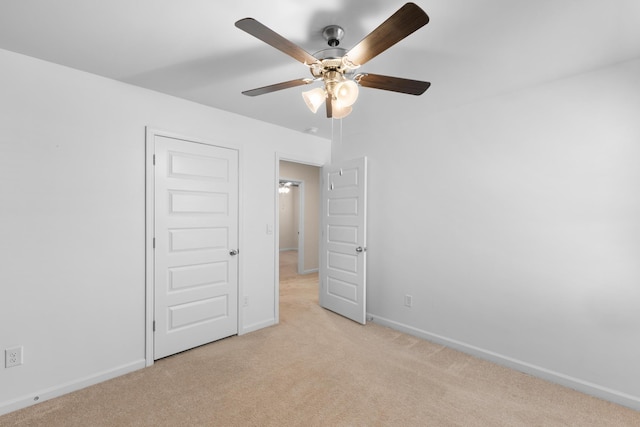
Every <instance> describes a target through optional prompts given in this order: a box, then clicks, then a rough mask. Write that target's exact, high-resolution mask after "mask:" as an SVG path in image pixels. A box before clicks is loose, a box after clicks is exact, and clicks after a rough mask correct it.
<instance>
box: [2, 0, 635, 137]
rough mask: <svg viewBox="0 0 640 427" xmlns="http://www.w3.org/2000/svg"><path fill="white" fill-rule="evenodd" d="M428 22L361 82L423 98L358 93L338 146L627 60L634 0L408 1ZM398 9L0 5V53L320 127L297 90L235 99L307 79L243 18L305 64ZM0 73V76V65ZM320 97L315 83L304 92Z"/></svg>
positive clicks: (242, 3) (358, 5)
mask: <svg viewBox="0 0 640 427" xmlns="http://www.w3.org/2000/svg"><path fill="white" fill-rule="evenodd" d="M416 3H417V4H418V5H419V6H420V7H422V8H423V9H424V10H425V12H427V14H428V15H429V17H430V19H431V20H430V22H429V24H427V25H426V26H425V27H423V28H422V29H420V30H418V31H417V32H416V33H414V34H412V35H410V36H409V37H407V38H406V39H404V40H403V41H401V42H400V43H398V44H397V45H395V46H393V47H391V49H389V50H388V51H386V52H384V53H382V54H381V55H380V56H378V57H377V58H375V59H373V60H371V61H370V62H368V63H367V64H366V65H365V66H363V68H362V71H364V72H371V73H377V74H386V75H391V76H396V77H406V78H411V79H416V80H426V81H430V82H431V83H432V86H431V88H430V89H429V90H428V91H427V92H426V93H425V94H424V95H422V96H419V97H416V96H412V95H404V94H397V93H393V92H386V91H381V90H375V89H368V88H362V89H361V91H360V98H359V99H358V102H357V103H356V104H355V106H354V112H353V113H352V114H351V115H350V116H349V117H347V118H346V119H344V121H343V129H344V132H345V133H346V134H348V133H351V132H355V133H358V132H362V131H364V130H365V129H366V127H367V123H371V122H380V121H383V120H386V121H389V122H390V123H393V122H394V121H397V120H401V117H400V116H401V115H403V114H405V112H406V111H409V110H408V109H411V110H412V111H413V113H414V114H418V115H419V114H423V113H425V114H428V113H429V112H433V111H437V110H442V109H446V108H451V107H455V106H457V105H461V104H465V103H469V102H473V101H474V100H477V99H479V98H482V97H486V96H491V95H493V94H497V93H505V92H508V91H512V90H516V89H518V88H522V87H526V86H531V85H536V84H539V83H541V82H545V81H550V80H554V79H557V78H562V77H564V76H570V75H573V74H578V73H582V72H585V71H589V70H593V69H596V68H599V67H603V66H607V65H610V64H614V63H618V62H622V61H627V60H631V59H636V58H640V1H638V0H418V1H417V2H416ZM402 4H404V1H402V0H399V1H389V0H384V1H383V0H323V1H319V0H307V1H304V2H303V1H300V0H271V1H264V0H234V1H225V2H222V1H213V0H105V1H99V0H55V1H54V0H2V1H1V2H0V48H2V49H6V50H10V51H14V52H19V53H22V54H25V55H29V56H33V57H36V58H41V59H44V60H47V61H51V62H55V63H58V64H62V65H65V66H68V67H72V68H77V69H79V70H84V71H88V72H90V73H95V74H99V75H102V76H105V77H109V78H112V79H116V80H120V81H123V82H127V83H131V84H134V85H138V86H142V87H145V88H149V89H153V90H156V91H159V92H164V93H167V94H171V95H174V96H177V97H180V98H185V99H189V100H192V101H195V102H199V103H202V104H206V105H210V106H212V107H216V108H220V109H223V110H227V111H231V112H234V113H238V114H241V115H244V116H248V117H253V118H256V119H259V120H263V121H266V122H270V123H274V124H277V125H280V126H284V127H287V128H290V129H294V130H298V131H304V130H305V129H308V128H314V127H315V128H318V129H319V130H318V135H320V136H324V137H330V135H331V120H329V119H327V118H326V117H325V115H324V114H323V112H324V111H323V110H322V109H321V110H320V111H319V112H318V113H317V114H316V115H314V114H312V113H311V112H310V111H309V110H308V109H307V108H306V107H305V105H304V102H303V100H302V97H301V96H300V94H301V92H302V91H304V90H308V89H309V87H308V86H307V87H297V88H292V89H287V90H283V91H279V92H274V93H270V94H266V95H262V96H259V97H247V96H244V95H241V93H240V92H241V91H243V90H247V89H253V88H256V87H261V86H266V85H270V84H274V83H279V82H282V81H287V80H293V79H297V78H305V77H309V76H310V74H309V72H308V70H307V69H306V67H304V66H303V65H302V64H300V63H298V62H296V61H295V60H293V59H292V58H290V57H289V56H287V55H285V54H283V53H281V52H280V51H278V50H276V49H274V48H272V47H271V46H269V45H266V44H265V43H263V42H261V41H259V40H258V39H256V38H254V37H252V36H250V35H248V34H247V33H245V32H243V31H241V30H239V29H237V28H236V27H235V26H234V22H235V21H237V20H238V19H241V18H245V17H253V18H255V19H257V20H258V21H260V22H262V23H263V24H265V25H266V26H268V27H270V28H271V29H273V30H274V31H276V32H277V33H279V34H280V35H282V36H284V37H286V38H287V39H289V40H291V41H292V42H294V43H296V44H298V45H300V46H301V47H302V48H303V49H305V50H307V51H308V52H310V53H313V52H316V51H318V50H321V49H324V48H325V47H327V46H326V42H325V41H324V39H323V38H322V36H321V32H322V29H323V28H324V27H325V26H326V25H329V24H338V25H340V26H342V27H343V28H344V29H345V37H344V39H343V41H342V43H341V47H345V48H347V49H348V48H349V47H351V46H353V45H355V44H356V43H357V42H358V41H360V40H361V39H362V38H363V37H364V36H366V35H367V34H368V33H369V32H370V31H371V30H373V29H374V28H375V27H377V26H378V25H379V24H380V23H382V22H383V21H384V20H385V19H386V18H388V17H389V16H390V15H391V14H392V13H394V12H395V11H396V10H397V9H398V8H400V7H401V6H402ZM0 75H1V64H0ZM317 84H318V85H319V83H317Z"/></svg>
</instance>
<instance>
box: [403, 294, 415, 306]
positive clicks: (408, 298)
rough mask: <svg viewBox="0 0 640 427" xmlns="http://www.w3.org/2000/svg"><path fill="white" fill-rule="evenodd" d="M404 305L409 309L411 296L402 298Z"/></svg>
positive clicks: (411, 300) (411, 301)
mask: <svg viewBox="0 0 640 427" xmlns="http://www.w3.org/2000/svg"><path fill="white" fill-rule="evenodd" d="M404 305H406V306H407V307H411V306H412V305H413V297H412V296H411V295H405V296H404Z"/></svg>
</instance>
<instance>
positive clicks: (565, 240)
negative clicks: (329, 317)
mask: <svg viewBox="0 0 640 427" xmlns="http://www.w3.org/2000/svg"><path fill="white" fill-rule="evenodd" d="M433 85H434V86H433V87H432V88H437V85H438V82H433ZM398 96H401V95H398ZM423 96H424V97H429V92H428V91H427V93H425V95H423ZM425 102H427V100H425ZM355 113H356V112H354V114H355ZM406 114H407V119H406V122H403V123H383V124H379V123H371V128H370V130H369V132H367V133H364V134H357V135H350V136H349V135H345V137H344V140H343V142H342V143H341V144H337V143H336V144H334V153H333V155H334V157H335V159H337V160H340V159H349V158H353V157H358V156H362V155H366V156H368V159H369V230H368V238H369V240H368V252H367V253H368V260H369V265H368V278H369V281H368V299H367V304H368V312H369V313H370V314H371V315H372V316H374V318H375V320H376V321H379V322H381V323H385V324H388V325H391V326H394V327H396V328H399V329H403V330H406V331H409V332H412V333H414V334H416V335H420V336H423V337H427V338H430V339H434V340H436V341H440V342H443V343H447V344H449V345H453V346H455V347H458V348H461V349H464V350H465V351H468V352H471V353H474V354H479V355H482V356H483V357H487V358H489V359H493V360H497V361H500V362H501V363H505V364H507V365H511V366H515V367H517V368H518V369H522V370H525V371H528V372H533V373H535V374H536V375H539V376H542V377H545V378H550V379H552V380H554V381H558V382H561V383H564V384H569V385H571V386H572V387H576V388H578V389H581V390H583V391H587V392H589V393H593V394H596V395H599V396H602V397H605V398H607V399H611V400H614V401H617V402H620V403H622V404H625V405H629V406H632V407H635V408H636V409H640V363H639V361H640V339H639V338H640V261H639V260H640V191H639V186H638V184H639V183H640V167H639V166H638V159H640V60H637V61H633V62H628V63H624V64H620V65H617V66H613V67H610V68H606V69H602V70H598V71H595V72H591V73H587V74H582V75H578V76H574V77H571V78H566V79H563V80H558V81H554V82H550V83H548V84H543V85H540V86H536V87H531V88H528V89H525V90H521V91H518V92H514V93H509V94H504V95H502V96H498V97H495V98H491V99H486V100H482V101H479V102H476V103H474V104H471V105H466V106H462V107H459V108H456V109H453V110H448V111H442V112H440V113H437V114H429V115H426V114H422V113H420V112H419V111H413V112H411V111H407V113H406ZM344 126H345V128H344V129H345V131H347V130H348V119H347V120H346V121H345V123H344ZM398 135H401V136H402V138H398ZM405 294H409V295H412V296H413V307H412V308H407V307H405V306H404V305H403V303H404V301H403V297H404V295H405Z"/></svg>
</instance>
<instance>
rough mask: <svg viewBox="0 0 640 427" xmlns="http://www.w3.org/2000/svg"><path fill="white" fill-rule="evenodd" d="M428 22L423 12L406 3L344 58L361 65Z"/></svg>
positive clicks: (415, 6) (414, 5)
mask: <svg viewBox="0 0 640 427" xmlns="http://www.w3.org/2000/svg"><path fill="white" fill-rule="evenodd" d="M428 22H429V17H428V16H427V14H426V13H425V12H424V10H422V9H420V7H418V6H417V5H416V4H414V3H407V4H405V5H404V6H402V7H401V8H400V9H398V11H397V12H396V13H394V14H393V15H391V16H390V17H389V18H388V19H387V20H386V21H384V22H383V23H382V24H380V26H379V27H378V28H376V29H375V30H373V31H372V32H371V33H369V35H368V36H366V37H365V38H364V39H362V41H360V43H358V44H357V45H355V46H354V47H353V48H352V49H351V50H349V52H347V54H346V55H345V56H346V57H347V58H348V59H349V60H350V61H351V62H352V63H354V64H355V65H363V64H364V63H366V62H368V61H369V60H371V59H372V58H374V57H376V56H378V55H379V54H381V53H382V52H384V51H385V50H387V49H389V48H390V47H391V46H393V45H394V44H396V43H398V42H399V41H400V40H402V39H404V38H405V37H407V36H408V35H410V34H411V33H413V32H414V31H416V30H417V29H419V28H421V27H423V26H425V25H426V24H427V23H428Z"/></svg>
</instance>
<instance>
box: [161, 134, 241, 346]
mask: <svg viewBox="0 0 640 427" xmlns="http://www.w3.org/2000/svg"><path fill="white" fill-rule="evenodd" d="M154 176H155V182H154V184H155V189H154V196H155V197H154V198H155V215H154V231H155V233H154V234H155V252H154V258H155V260H154V261H155V263H154V293H155V295H154V319H155V333H154V359H159V358H162V357H165V356H168V355H171V354H174V353H178V352H181V351H184V350H188V349H190V348H193V347H196V346H199V345H202V344H206V343H209V342H211V341H215V340H218V339H221V338H225V337H228V336H230V335H234V334H236V333H237V332H238V256H237V255H236V254H237V249H238V152H237V151H235V150H230V149H225V148H220V147H214V146H211V145H206V144H199V143H195V142H188V141H184V140H180V139H174V138H169V137H164V136H158V135H156V136H155V174H154Z"/></svg>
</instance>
